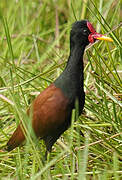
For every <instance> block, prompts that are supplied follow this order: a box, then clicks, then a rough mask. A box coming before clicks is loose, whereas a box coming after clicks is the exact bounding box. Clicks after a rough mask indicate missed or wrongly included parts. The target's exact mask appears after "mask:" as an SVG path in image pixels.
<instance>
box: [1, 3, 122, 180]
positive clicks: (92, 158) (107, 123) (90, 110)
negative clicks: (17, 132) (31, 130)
mask: <svg viewBox="0 0 122 180" xmlns="http://www.w3.org/2000/svg"><path fill="white" fill-rule="evenodd" d="M121 15H122V9H121V8H120V1H119V0H109V1H108V0H93V1H92V0H31V1H29V0H26V1H25V0H9V1H7V0H1V1H0V179H7V180H8V179H22V180H23V179H32V180H35V179H50V180H51V179H53V180H60V179H65V180H67V179H72V180H74V179H78V180H85V179H94V180H97V179H99V180H103V179H116V180H119V179H121V178H122V164H121V160H122V156H121V155H122V148H121V145H122V139H121V136H122V133H121V128H122V121H121V107H122V104H121V97H122V94H121V90H122V83H121V74H122V66H121V63H120V62H121V59H122V58H121V56H122V52H121V50H122V49H121V47H122V45H121V40H120V37H121V25H122V23H121V22H120V17H121ZM76 19H77V20H81V19H88V20H89V21H90V22H91V23H93V25H94V27H95V28H96V30H97V32H101V33H103V34H106V33H107V34H109V36H110V37H112V38H113V40H114V42H113V43H109V42H96V43H95V44H94V45H92V46H88V47H87V50H86V52H85V56H84V66H85V68H84V73H85V92H86V102H85V108H84V112H83V114H82V116H81V117H80V118H79V119H77V118H76V116H75V112H76V111H75V110H73V113H72V125H71V128H69V129H68V130H67V131H66V132H65V133H64V134H63V135H62V136H61V138H60V139H59V140H58V141H57V143H56V144H55V145H54V146H53V151H52V153H51V154H50V155H49V156H48V160H47V161H45V160H44V154H45V146H44V144H43V142H42V141H39V142H38V143H35V142H34V141H33V140H32V139H30V138H28V140H27V143H26V145H25V146H23V147H21V148H16V149H15V150H13V151H12V152H6V151H5V147H6V143H7V141H8V139H9V138H10V136H11V134H12V133H13V131H14V129H15V128H16V126H17V124H18V123H19V121H20V120H22V121H27V120H28V118H27V116H26V109H27V107H28V105H29V104H30V103H31V102H32V100H33V99H34V98H35V97H36V96H37V94H38V93H39V92H40V91H42V90H44V89H45V88H46V87H47V86H48V85H49V84H50V83H51V82H53V81H54V79H56V77H58V76H59V74H60V73H61V72H62V71H63V69H64V67H65V64H66V62H67V58H68V55H69V33H70V29H71V24H72V23H73V22H74V21H76ZM76 119H77V121H76ZM81 132H83V134H84V137H83V136H82V133H81Z"/></svg>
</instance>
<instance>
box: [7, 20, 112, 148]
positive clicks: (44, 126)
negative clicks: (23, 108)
mask: <svg viewBox="0 0 122 180" xmlns="http://www.w3.org/2000/svg"><path fill="white" fill-rule="evenodd" d="M96 39H99V40H107V41H112V39H111V38H109V37H106V36H103V35H102V34H99V33H97V32H96V31H95V29H94V28H93V26H92V24H91V23H90V22H88V21H87V20H82V21H76V22H75V23H74V24H73V26H72V30H71V33H70V55H69V58H68V63H67V65H66V68H65V70H64V71H63V73H62V74H61V75H60V76H59V77H58V78H57V79H56V80H55V81H54V83H52V84H51V85H50V86H49V87H48V88H46V89H45V90H44V91H43V92H41V93H40V94H39V95H38V96H37V97H36V99H35V100H34V101H33V103H32V104H31V106H30V108H29V109H28V110H27V114H28V115H29V114H31V113H30V111H31V110H32V128H33V130H34V132H35V135H36V136H37V137H38V138H41V139H43V140H44V142H45V145H46V149H47V151H51V148H52V146H53V144H54V143H55V142H56V140H57V139H58V138H59V137H60V135H61V134H62V133H63V132H64V131H66V130H67V129H68V127H69V126H70V124H71V113H72V109H73V108H74V104H75V100H76V98H77V99H78V103H79V115H80V114H81V113H82V110H83V107H84V103H85V93H84V73H83V70H84V68H83V54H84V50H85V47H86V46H87V45H88V44H89V43H94V42H95V40H96ZM24 134H25V133H24V128H23V125H22V122H21V123H20V124H19V126H18V127H17V129H16V130H15V132H14V133H13V135H12V137H11V138H10V140H9V141H8V143H7V149H8V151H11V150H13V149H14V148H16V147H17V146H19V145H21V144H22V142H23V141H24V140H25V135H24Z"/></svg>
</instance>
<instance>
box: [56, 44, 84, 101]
mask: <svg viewBox="0 0 122 180" xmlns="http://www.w3.org/2000/svg"><path fill="white" fill-rule="evenodd" d="M84 49H85V46H83V45H82V46H80V45H77V44H76V45H74V46H73V47H70V56H69V59H68V62H67V65H66V68H65V70H64V71H63V73H62V74H61V75H60V76H59V77H58V78H57V79H56V81H55V82H54V84H55V86H56V87H58V88H61V90H62V91H63V93H64V95H65V96H66V97H68V98H69V99H72V98H73V99H74V98H75V96H77V95H78V94H79V91H81V90H83V80H84V74H83V70H84V68H83V53H84Z"/></svg>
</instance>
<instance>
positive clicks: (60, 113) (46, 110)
mask: <svg viewBox="0 0 122 180" xmlns="http://www.w3.org/2000/svg"><path fill="white" fill-rule="evenodd" d="M31 109H32V114H33V116H32V117H33V118H32V127H33V129H34V132H35V134H36V136H37V137H41V138H43V137H46V136H49V135H50V134H52V133H54V132H56V131H57V130H58V128H59V127H60V126H61V125H62V124H63V123H64V122H65V120H66V117H67V109H68V99H67V98H66V97H65V96H64V95H63V93H62V91H61V89H59V88H56V87H55V85H54V84H51V85H50V86H49V87H48V88H47V89H45V90H44V91H43V92H42V93H40V94H39V95H38V96H37V97H36V99H35V100H34V101H33V103H32V105H31V108H29V109H28V111H27V114H28V115H29V114H31V113H30V111H31ZM24 140H25V136H24V134H23V130H22V129H21V126H20V125H19V126H18V127H17V129H16V130H15V132H14V133H13V135H12V137H11V138H10V140H9V141H8V143H7V146H8V150H9V151H10V150H12V149H14V148H15V147H17V146H19V145H20V144H21V143H22V142H23V141H24Z"/></svg>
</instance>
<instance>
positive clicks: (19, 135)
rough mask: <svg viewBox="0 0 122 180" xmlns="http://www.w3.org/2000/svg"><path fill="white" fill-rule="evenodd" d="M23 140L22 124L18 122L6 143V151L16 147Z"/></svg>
mask: <svg viewBox="0 0 122 180" xmlns="http://www.w3.org/2000/svg"><path fill="white" fill-rule="evenodd" d="M24 140H25V136H24V132H23V129H22V125H20V124H19V126H18V127H17V129H16V130H15V131H14V133H13V135H12V136H11V138H10V139H9V141H8V143H7V151H11V150H13V149H14V148H16V147H18V146H19V145H20V144H22V142H23V141H24Z"/></svg>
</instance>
